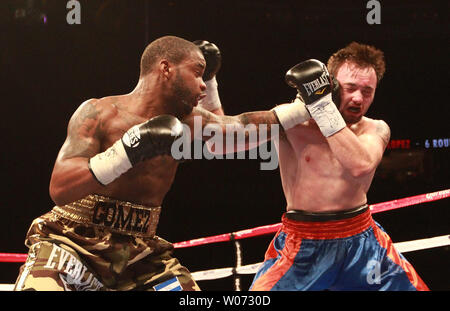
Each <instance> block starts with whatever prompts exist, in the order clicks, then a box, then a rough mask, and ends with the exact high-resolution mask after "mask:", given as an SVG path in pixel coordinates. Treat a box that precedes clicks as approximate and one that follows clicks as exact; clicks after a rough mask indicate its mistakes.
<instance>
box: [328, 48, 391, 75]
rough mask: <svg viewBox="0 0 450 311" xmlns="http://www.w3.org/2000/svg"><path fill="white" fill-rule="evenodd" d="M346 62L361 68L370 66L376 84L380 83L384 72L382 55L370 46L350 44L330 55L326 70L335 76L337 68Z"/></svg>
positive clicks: (384, 66) (384, 65)
mask: <svg viewBox="0 0 450 311" xmlns="http://www.w3.org/2000/svg"><path fill="white" fill-rule="evenodd" d="M346 61H351V62H354V63H356V64H357V65H358V66H361V67H367V66H372V67H373V69H375V73H376V75H377V83H379V82H380V80H381V79H382V78H383V75H384V72H385V71H386V64H385V62H384V53H383V52H382V51H381V50H379V49H377V48H375V47H373V46H370V45H366V44H361V43H357V42H352V43H350V44H349V45H347V46H346V47H345V48H343V49H340V50H339V51H337V52H336V53H334V54H333V55H331V57H330V58H329V59H328V64H327V67H328V70H329V71H330V73H331V74H333V75H334V76H336V74H337V71H338V70H339V67H341V65H342V64H343V63H344V62H346Z"/></svg>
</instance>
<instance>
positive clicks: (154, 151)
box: [89, 115, 183, 185]
mask: <svg viewBox="0 0 450 311" xmlns="http://www.w3.org/2000/svg"><path fill="white" fill-rule="evenodd" d="M182 134H183V125H182V124H181V122H180V121H179V120H178V119H177V118H175V117H173V116H170V115H160V116H157V117H154V118H151V119H150V120H148V121H146V122H144V123H141V124H137V125H135V126H133V127H132V128H130V129H129V130H128V131H127V132H126V133H125V134H124V135H123V136H122V138H121V139H119V140H117V141H116V142H115V143H114V144H113V145H112V146H111V147H110V148H108V149H107V150H105V151H104V152H102V153H99V154H97V155H95V156H94V157H92V158H90V159H89V169H90V170H91V172H92V174H93V175H94V176H95V178H96V179H97V180H98V181H99V182H100V183H101V184H102V185H107V184H109V183H111V182H112V181H114V180H115V179H116V178H118V177H119V176H120V175H122V174H123V173H125V172H126V171H128V170H129V169H130V168H132V167H133V166H135V165H136V164H137V163H139V162H141V161H144V160H146V159H151V158H153V157H156V156H159V155H169V154H170V152H171V147H172V143H173V142H174V141H175V140H176V139H178V138H179V137H181V136H182Z"/></svg>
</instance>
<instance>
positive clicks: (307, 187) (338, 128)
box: [188, 43, 428, 290]
mask: <svg viewBox="0 0 450 311" xmlns="http://www.w3.org/2000/svg"><path fill="white" fill-rule="evenodd" d="M328 68H330V72H331V75H330V73H328V70H327V68H326V66H325V65H324V64H322V63H321V62H319V61H316V60H309V61H305V62H302V63H300V64H298V65H296V66H294V67H293V68H291V69H290V70H289V71H288V73H287V74H286V82H287V83H288V84H289V85H290V86H292V87H295V88H296V89H297V91H298V96H297V98H296V99H295V101H294V102H293V103H290V104H283V105H279V106H277V107H275V108H274V109H272V110H271V111H256V112H248V113H243V114H241V115H239V116H235V117H225V118H224V117H220V116H212V115H211V114H207V113H204V114H203V118H204V120H205V121H204V124H205V125H206V126H208V123H216V124H218V125H220V126H221V127H222V129H223V131H224V132H225V131H226V128H225V127H224V124H226V123H231V124H232V123H235V124H240V125H241V126H244V125H246V124H257V125H258V126H261V124H270V125H273V124H278V123H279V124H281V127H282V129H283V131H282V132H281V134H282V135H280V137H279V140H277V142H276V144H277V149H278V157H279V166H280V175H281V182H282V185H283V191H284V194H285V198H286V207H285V212H284V214H283V217H282V227H281V229H280V230H279V232H278V233H277V234H276V236H275V237H274V239H273V240H272V242H271V244H270V245H269V248H268V249H267V252H266V254H265V260H264V263H263V264H262V265H261V267H260V268H259V270H258V272H257V273H256V276H255V278H254V281H253V283H252V286H251V289H252V290H428V288H427V286H426V285H425V283H424V282H423V281H422V280H421V279H420V277H419V276H418V275H417V273H416V271H415V270H414V268H413V267H412V266H411V264H410V263H409V262H408V261H407V260H406V259H405V258H404V257H403V256H402V255H401V254H400V253H398V252H397V251H396V250H395V248H394V246H393V243H392V241H391V239H390V238H389V236H388V235H387V234H386V233H385V232H384V230H383V229H382V228H381V226H380V225H379V224H377V223H376V222H375V221H374V220H373V218H372V216H371V214H370V209H369V208H368V205H367V192H368V190H369V188H370V184H371V182H372V180H373V177H374V174H375V170H376V168H377V166H378V165H379V163H380V161H381V159H382V156H383V153H384V150H385V148H386V146H387V144H388V142H389V139H390V129H389V126H388V125H387V124H386V122H384V121H382V120H375V119H371V118H368V117H366V116H365V114H366V113H367V111H368V110H369V108H370V106H371V105H372V103H373V100H374V97H375V91H376V89H377V86H378V84H379V82H380V80H381V78H382V77H383V74H384V71H385V64H384V56H383V53H382V52H381V51H380V50H377V49H376V48H374V47H371V46H367V45H363V44H358V43H352V44H350V45H349V46H347V47H346V48H344V49H341V50H339V51H338V52H336V53H335V54H334V55H333V56H332V57H331V58H330V60H329V62H328ZM333 75H334V78H333ZM334 79H335V80H337V82H335V83H333V81H335V80H334ZM336 85H338V86H339V87H335V86H336ZM333 101H335V102H336V103H334V102H333ZM194 113H195V111H194ZM188 118H189V117H188ZM235 128H238V126H236V127H235ZM268 129H271V127H268ZM269 136H270V133H269ZM272 139H273V137H272ZM258 143H261V142H258ZM211 149H212V151H215V149H213V148H211ZM235 149H239V148H235ZM219 150H225V152H229V151H233V150H227V149H226V148H221V149H220V148H219ZM234 151H236V150H234ZM253 208H256V209H258V207H257V206H255V207H253Z"/></svg>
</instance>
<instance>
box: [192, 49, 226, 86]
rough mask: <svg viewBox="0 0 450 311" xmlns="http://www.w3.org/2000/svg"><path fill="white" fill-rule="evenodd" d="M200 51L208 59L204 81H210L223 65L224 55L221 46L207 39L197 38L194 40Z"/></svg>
mask: <svg viewBox="0 0 450 311" xmlns="http://www.w3.org/2000/svg"><path fill="white" fill-rule="evenodd" d="M193 43H194V44H195V45H196V46H198V48H199V49H200V51H202V53H203V57H204V58H205V61H206V68H205V71H204V72H203V81H205V82H206V81H209V80H211V79H212V78H214V77H215V76H216V74H217V73H218V72H219V69H220V66H221V65H222V55H221V54H220V50H219V48H218V47H217V46H216V45H215V44H214V43H211V42H208V41H205V40H197V41H194V42H193Z"/></svg>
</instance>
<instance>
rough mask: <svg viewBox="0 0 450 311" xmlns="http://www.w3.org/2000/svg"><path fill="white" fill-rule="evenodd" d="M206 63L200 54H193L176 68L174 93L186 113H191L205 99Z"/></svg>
mask: <svg viewBox="0 0 450 311" xmlns="http://www.w3.org/2000/svg"><path fill="white" fill-rule="evenodd" d="M205 66H206V62H205V59H204V58H203V55H202V54H201V53H200V52H197V51H195V52H192V53H191V57H188V58H186V59H185V60H183V61H182V62H181V63H180V64H178V65H177V66H175V68H174V70H175V74H174V77H173V78H174V79H173V92H174V96H175V98H176V99H177V100H178V101H179V102H180V104H181V106H183V107H181V106H180V109H182V110H183V111H184V112H185V113H190V112H191V111H192V108H193V107H195V106H196V105H197V104H198V102H199V100H200V99H202V98H204V97H205V95H206V94H205V90H206V85H205V82H204V81H203V79H202V75H203V72H204V70H205Z"/></svg>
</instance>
